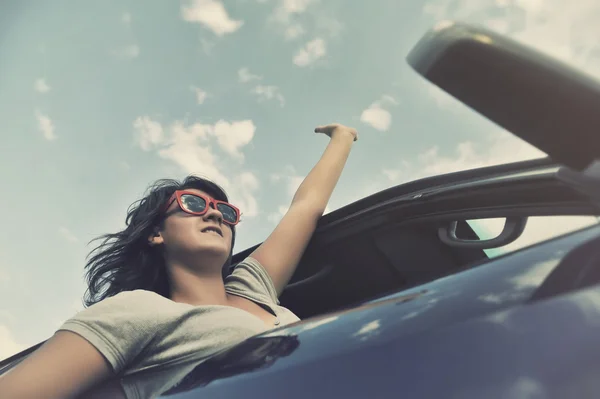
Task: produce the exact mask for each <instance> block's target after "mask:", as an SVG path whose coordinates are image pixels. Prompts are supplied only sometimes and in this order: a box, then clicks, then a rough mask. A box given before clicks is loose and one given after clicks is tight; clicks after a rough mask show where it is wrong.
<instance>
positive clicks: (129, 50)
mask: <svg viewBox="0 0 600 399" xmlns="http://www.w3.org/2000/svg"><path fill="white" fill-rule="evenodd" d="M140 52H141V50H140V47H139V46H138V45H137V44H130V45H128V46H123V47H121V48H118V49H116V50H114V51H113V54H114V55H115V56H117V57H121V58H130V59H133V58H137V57H139V55H140Z"/></svg>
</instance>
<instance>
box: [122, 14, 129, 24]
mask: <svg viewBox="0 0 600 399" xmlns="http://www.w3.org/2000/svg"><path fill="white" fill-rule="evenodd" d="M121 22H123V23H124V24H125V25H129V24H131V14H130V13H129V12H124V13H123V14H121Z"/></svg>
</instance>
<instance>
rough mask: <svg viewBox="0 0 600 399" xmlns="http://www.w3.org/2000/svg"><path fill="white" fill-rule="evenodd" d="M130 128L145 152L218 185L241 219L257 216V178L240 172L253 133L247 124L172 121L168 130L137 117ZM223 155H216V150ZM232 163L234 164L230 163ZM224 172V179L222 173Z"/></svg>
mask: <svg viewBox="0 0 600 399" xmlns="http://www.w3.org/2000/svg"><path fill="white" fill-rule="evenodd" d="M133 126H134V128H135V132H134V134H135V137H136V141H137V143H138V145H139V146H140V148H142V149H143V150H145V151H149V150H156V153H157V155H158V156H159V157H160V158H162V159H164V160H167V161H169V162H172V163H173V164H175V165H177V166H178V167H179V168H180V169H181V170H182V171H183V172H184V173H186V174H195V175H198V176H202V177H205V178H208V179H210V180H212V181H215V182H216V183H218V184H219V185H221V186H222V187H223V188H224V189H225V190H226V191H227V192H228V194H229V196H230V198H231V201H232V202H233V203H235V204H237V205H238V206H239V207H240V209H241V210H242V212H243V214H244V216H245V217H253V216H256V215H257V214H258V202H257V201H256V198H255V193H256V191H257V190H258V188H259V180H258V178H257V177H256V176H255V175H254V174H253V173H252V172H250V171H247V170H240V169H239V164H240V162H242V161H243V160H244V155H243V153H242V148H243V147H245V146H247V145H248V144H249V143H250V142H251V140H252V138H253V137H254V132H255V131H256V126H255V125H254V122H253V121H251V120H243V121H231V122H228V121H224V120H220V121H218V122H217V123H215V124H214V125H210V124H202V123H194V124H191V125H186V124H184V123H183V122H180V121H176V122H175V123H173V124H172V125H171V126H170V128H168V129H164V128H163V127H162V125H161V124H160V123H159V122H157V121H154V120H152V119H150V118H149V117H148V116H141V117H138V118H137V119H136V120H135V121H134V123H133ZM218 148H220V149H221V150H222V151H223V153H224V154H223V155H219V154H217V152H216V151H217V149H218ZM232 160H234V161H237V162H231V161H232ZM224 169H228V173H227V175H229V176H233V177H232V178H231V179H230V178H228V177H227V176H226V174H225V172H224Z"/></svg>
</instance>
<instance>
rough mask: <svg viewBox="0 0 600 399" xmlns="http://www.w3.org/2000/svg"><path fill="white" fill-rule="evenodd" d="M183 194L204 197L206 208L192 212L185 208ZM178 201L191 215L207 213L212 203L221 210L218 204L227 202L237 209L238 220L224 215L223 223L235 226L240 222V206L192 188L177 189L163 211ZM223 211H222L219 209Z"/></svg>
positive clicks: (183, 209)
mask: <svg viewBox="0 0 600 399" xmlns="http://www.w3.org/2000/svg"><path fill="white" fill-rule="evenodd" d="M182 195H193V196H196V197H200V198H202V199H203V200H204V201H206V208H205V209H204V211H203V212H192V211H190V210H188V209H185V207H184V206H183V203H182V202H181V196H182ZM174 201H177V205H178V206H179V209H181V210H182V211H184V212H185V213H188V214H190V215H194V216H202V215H205V214H206V212H208V208H210V206H211V204H212V205H213V209H216V210H217V211H219V208H217V205H218V204H225V205H227V206H229V207H231V208H233V210H235V214H236V220H235V222H233V223H232V222H230V221H228V220H225V217H223V223H226V224H228V225H230V226H235V225H236V224H238V223H239V222H240V210H239V208H238V207H236V206H234V205H231V204H230V203H229V202H227V201H221V200H216V199H213V198H210V197H209V196H207V195H204V194H198V193H197V192H194V191H191V190H177V191H175V192H174V193H173V195H171V197H170V198H169V200H168V201H167V202H166V204H165V205H164V207H163V209H162V212H163V213H164V212H166V211H167V209H169V207H170V206H171V204H172V203H173V202H174ZM219 212H221V211H219ZM222 214H223V212H221V215H222Z"/></svg>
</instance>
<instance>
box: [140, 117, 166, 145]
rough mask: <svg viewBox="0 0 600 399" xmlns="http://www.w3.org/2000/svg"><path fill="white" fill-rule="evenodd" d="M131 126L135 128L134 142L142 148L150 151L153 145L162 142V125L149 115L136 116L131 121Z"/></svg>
mask: <svg viewBox="0 0 600 399" xmlns="http://www.w3.org/2000/svg"><path fill="white" fill-rule="evenodd" d="M133 127H134V128H135V130H136V138H135V139H136V142H137V143H138V144H139V146H140V148H141V149H142V150H144V151H150V150H151V149H152V148H153V147H156V146H157V145H160V144H162V143H163V140H164V134H163V129H162V126H161V125H160V123H158V122H156V121H153V120H152V119H150V118H149V117H147V116H141V117H138V118H137V119H136V120H135V121H134V122H133Z"/></svg>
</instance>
